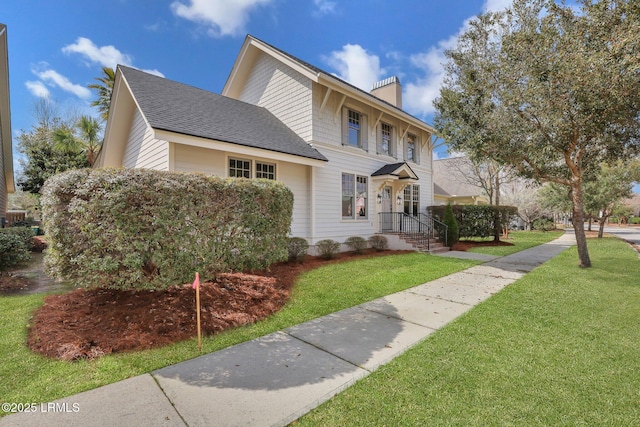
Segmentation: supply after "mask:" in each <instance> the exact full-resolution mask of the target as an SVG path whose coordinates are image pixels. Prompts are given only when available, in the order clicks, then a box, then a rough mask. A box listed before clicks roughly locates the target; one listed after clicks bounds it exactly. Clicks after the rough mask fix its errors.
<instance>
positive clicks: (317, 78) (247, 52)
mask: <svg viewBox="0 0 640 427" xmlns="http://www.w3.org/2000/svg"><path fill="white" fill-rule="evenodd" d="M252 48H253V49H258V50H260V51H262V52H264V53H266V54H269V55H271V56H272V57H274V58H275V59H277V60H279V61H281V62H283V63H286V64H287V65H288V66H290V67H292V68H294V69H296V70H297V71H298V72H300V73H301V74H303V75H304V76H306V77H307V78H309V79H311V80H312V81H313V82H315V83H320V84H325V85H327V84H328V85H333V86H335V87H338V88H340V90H341V91H343V92H346V93H348V94H349V95H350V96H353V97H355V98H358V99H359V100H361V101H363V102H365V103H367V104H371V105H375V106H377V107H378V108H382V109H385V110H386V111H389V112H390V113H392V114H394V115H398V116H400V117H402V118H403V119H404V120H408V121H410V122H411V123H412V124H414V125H416V126H419V127H421V128H424V129H425V130H427V131H428V132H430V133H432V134H433V133H435V129H433V128H432V127H431V126H429V125H428V124H427V123H425V122H424V121H422V120H421V119H419V118H417V117H415V116H413V115H411V114H409V113H407V112H406V111H404V110H403V109H401V108H398V107H397V106H395V105H393V104H391V103H389V102H387V101H385V100H383V99H380V98H378V97H377V96H374V95H372V94H371V93H369V92H367V91H365V90H362V89H360V88H359V87H357V86H354V85H352V84H351V83H349V82H347V81H345V80H343V79H341V78H339V77H337V76H335V75H334V74H333V73H329V72H327V71H324V70H322V69H321V68H319V67H316V66H315V65H312V64H310V63H308V62H306V61H303V60H301V59H300V58H298V57H296V56H294V55H291V54H290V53H288V52H285V51H283V50H282V49H279V48H277V47H275V46H273V45H271V44H269V43H267V42H265V41H262V40H260V39H258V38H257V37H254V36H252V35H247V36H246V38H245V41H244V44H243V45H242V48H241V50H240V53H239V54H238V57H237V58H236V61H235V63H234V65H233V68H232V70H231V72H230V74H229V77H228V78H227V81H226V83H225V85H224V88H223V89H222V94H223V95H225V96H230V97H235V96H237V95H238V93H239V89H238V87H237V86H236V85H237V84H238V82H237V80H242V78H246V77H247V71H248V70H247V68H248V67H251V62H252V59H251V56H252V52H251V50H252ZM371 83H372V84H373V83H374V82H371Z"/></svg>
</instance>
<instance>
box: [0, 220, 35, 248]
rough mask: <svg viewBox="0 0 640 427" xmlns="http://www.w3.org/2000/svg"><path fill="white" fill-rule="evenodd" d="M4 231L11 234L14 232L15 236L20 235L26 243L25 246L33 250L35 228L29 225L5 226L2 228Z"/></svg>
mask: <svg viewBox="0 0 640 427" xmlns="http://www.w3.org/2000/svg"><path fill="white" fill-rule="evenodd" d="M2 231H3V232H4V233H9V234H13V235H15V236H18V238H19V239H20V240H21V241H22V242H23V243H24V245H25V247H26V248H27V249H28V250H32V249H33V236H34V233H33V229H32V228H31V227H30V226H29V227H13V226H11V227H8V228H4V229H2Z"/></svg>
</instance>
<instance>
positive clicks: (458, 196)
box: [433, 157, 489, 205]
mask: <svg viewBox="0 0 640 427" xmlns="http://www.w3.org/2000/svg"><path fill="white" fill-rule="evenodd" d="M433 192H434V195H433V199H434V205H448V204H452V205H487V204H489V197H488V196H487V193H486V192H485V191H484V190H483V189H482V187H481V186H480V184H479V177H478V172H477V171H474V166H473V164H472V163H471V161H469V159H468V158H466V157H451V158H448V159H438V160H434V161H433Z"/></svg>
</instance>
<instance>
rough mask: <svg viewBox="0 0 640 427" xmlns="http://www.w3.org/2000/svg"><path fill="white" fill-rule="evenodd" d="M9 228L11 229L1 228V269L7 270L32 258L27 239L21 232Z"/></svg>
mask: <svg viewBox="0 0 640 427" xmlns="http://www.w3.org/2000/svg"><path fill="white" fill-rule="evenodd" d="M7 230H9V229H8V228H4V229H2V230H0V270H6V269H8V268H9V267H13V266H14V265H17V264H20V263H23V262H26V261H29V259H30V258H31V248H30V247H29V246H28V245H27V243H25V239H24V238H23V237H22V236H20V234H18V233H12V232H7ZM29 231H31V230H29Z"/></svg>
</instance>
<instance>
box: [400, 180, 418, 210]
mask: <svg viewBox="0 0 640 427" xmlns="http://www.w3.org/2000/svg"><path fill="white" fill-rule="evenodd" d="M419 212H420V186H419V185H407V186H406V187H404V213H406V214H408V215H413V216H418V213H419Z"/></svg>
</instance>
